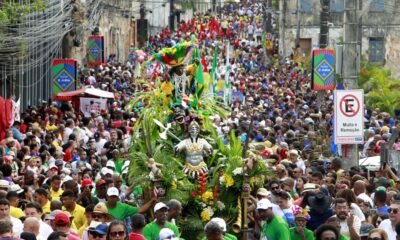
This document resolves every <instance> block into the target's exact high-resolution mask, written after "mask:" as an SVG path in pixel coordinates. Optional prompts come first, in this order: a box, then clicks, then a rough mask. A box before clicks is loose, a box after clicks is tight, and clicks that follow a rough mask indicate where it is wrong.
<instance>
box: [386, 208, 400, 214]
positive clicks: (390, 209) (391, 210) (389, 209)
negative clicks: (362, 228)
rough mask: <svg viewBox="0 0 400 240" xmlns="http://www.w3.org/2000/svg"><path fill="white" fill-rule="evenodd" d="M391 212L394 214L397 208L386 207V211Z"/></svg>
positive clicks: (397, 210)
mask: <svg viewBox="0 0 400 240" xmlns="http://www.w3.org/2000/svg"><path fill="white" fill-rule="evenodd" d="M391 212H393V213H394V214H397V213H398V212H399V209H398V208H388V213H391Z"/></svg>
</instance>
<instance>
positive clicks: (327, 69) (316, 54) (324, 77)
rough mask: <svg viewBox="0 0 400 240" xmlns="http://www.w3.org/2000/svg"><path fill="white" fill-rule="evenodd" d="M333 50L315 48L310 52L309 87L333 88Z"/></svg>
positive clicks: (317, 88) (323, 89) (318, 89)
mask: <svg viewBox="0 0 400 240" xmlns="http://www.w3.org/2000/svg"><path fill="white" fill-rule="evenodd" d="M334 66H335V51H333V50H330V49H316V50H314V51H313V52H312V69H313V71H312V76H311V78H312V82H311V88H312V89H313V90H316V91H327V90H334V89H335V67H334Z"/></svg>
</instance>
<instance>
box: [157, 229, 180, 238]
mask: <svg viewBox="0 0 400 240" xmlns="http://www.w3.org/2000/svg"><path fill="white" fill-rule="evenodd" d="M158 240H179V238H178V237H177V235H175V233H174V231H172V230H171V229H169V228H163V229H161V231H160V234H159V236H158Z"/></svg>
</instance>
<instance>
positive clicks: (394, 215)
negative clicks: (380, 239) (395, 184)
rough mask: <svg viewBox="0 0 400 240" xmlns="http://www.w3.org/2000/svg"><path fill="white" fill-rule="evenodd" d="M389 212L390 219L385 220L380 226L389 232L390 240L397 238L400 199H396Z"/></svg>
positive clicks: (399, 221) (399, 219)
mask: <svg viewBox="0 0 400 240" xmlns="http://www.w3.org/2000/svg"><path fill="white" fill-rule="evenodd" d="M388 212H389V219H385V220H383V221H382V222H381V224H379V227H378V228H379V229H382V230H383V231H385V232H386V233H387V235H388V237H389V240H396V236H397V234H396V225H397V224H398V223H400V201H394V202H393V203H392V204H391V205H390V208H389V209H388Z"/></svg>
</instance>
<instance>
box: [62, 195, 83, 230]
mask: <svg viewBox="0 0 400 240" xmlns="http://www.w3.org/2000/svg"><path fill="white" fill-rule="evenodd" d="M61 202H62V203H63V208H62V210H63V211H68V212H69V213H70V214H71V216H72V217H74V219H73V223H74V225H75V227H76V229H75V230H79V229H80V228H81V227H82V226H83V225H85V224H86V216H85V208H84V207H82V206H81V205H79V204H77V203H76V196H75V193H74V192H73V191H71V190H66V191H64V192H63V194H62V195H61Z"/></svg>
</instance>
